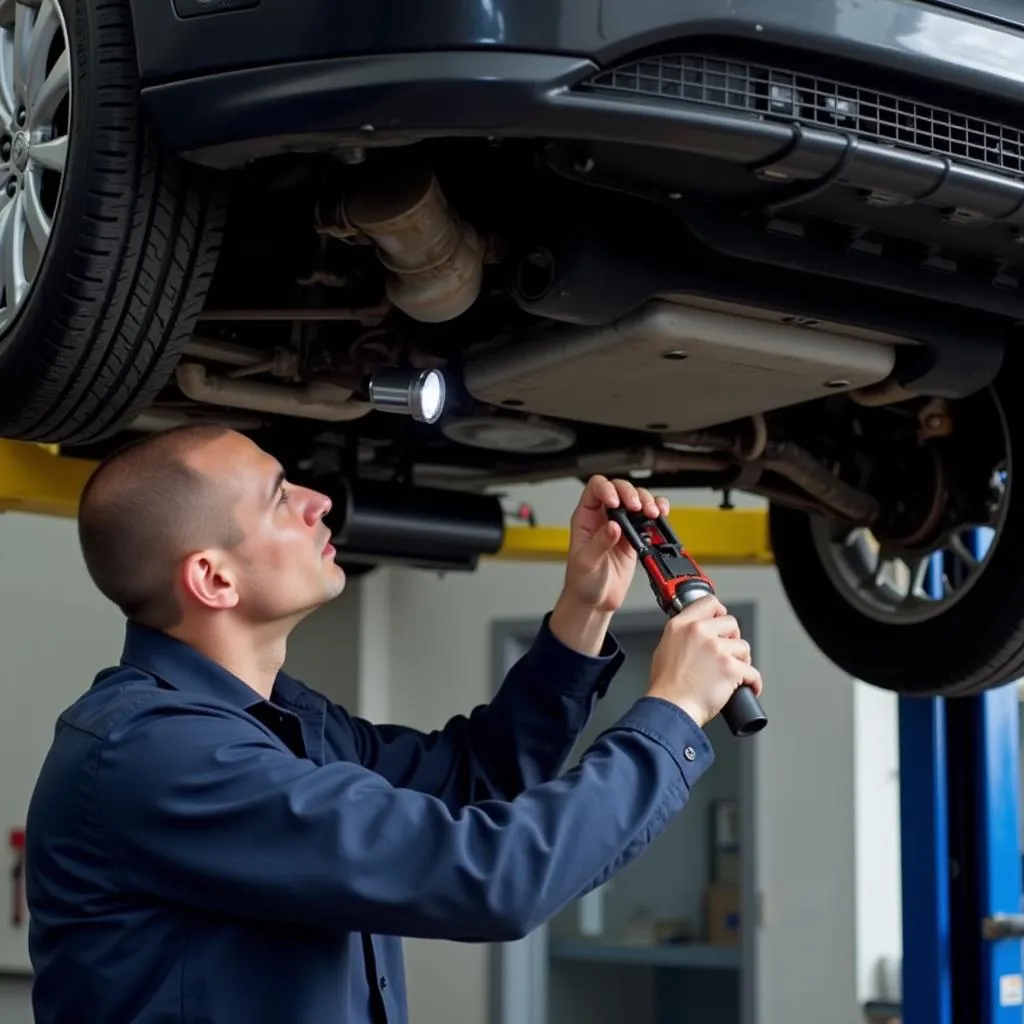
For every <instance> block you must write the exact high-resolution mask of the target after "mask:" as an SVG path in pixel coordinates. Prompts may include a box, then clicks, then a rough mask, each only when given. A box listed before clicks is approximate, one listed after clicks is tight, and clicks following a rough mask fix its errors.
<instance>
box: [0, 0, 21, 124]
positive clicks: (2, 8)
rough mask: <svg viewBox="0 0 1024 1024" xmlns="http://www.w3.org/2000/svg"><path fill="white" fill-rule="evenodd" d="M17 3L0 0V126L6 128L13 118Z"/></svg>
mask: <svg viewBox="0 0 1024 1024" xmlns="http://www.w3.org/2000/svg"><path fill="white" fill-rule="evenodd" d="M16 8H17V4H16V3H15V2H14V0H0V27H3V28H5V29H6V30H7V31H3V32H0V128H7V127H8V125H10V124H11V122H13V120H14V108H15V107H16V106H17V105H18V104H17V102H16V100H15V98H14V40H13V31H12V30H13V28H14V19H15V10H16Z"/></svg>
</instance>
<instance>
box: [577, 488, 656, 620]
mask: <svg viewBox="0 0 1024 1024" xmlns="http://www.w3.org/2000/svg"><path fill="white" fill-rule="evenodd" d="M620 504H621V505H622V506H624V507H625V508H627V509H629V510H630V511H634V512H639V511H641V510H642V511H643V512H644V514H645V515H648V516H650V517H651V518H652V519H653V518H656V517H657V516H658V515H667V514H668V511H669V503H668V499H667V498H657V499H655V498H654V497H653V496H652V494H651V493H650V491H648V490H646V489H644V488H643V487H636V486H635V485H633V484H631V483H630V482H629V481H628V480H609V479H608V478H607V477H604V476H593V477H591V478H590V480H589V481H588V482H587V486H586V489H585V490H584V491H583V495H582V497H581V498H580V501H579V504H578V505H577V506H576V510H575V512H573V514H572V519H571V520H570V523H569V558H568V563H567V565H566V573H565V589H566V592H567V593H568V594H569V595H571V596H572V597H573V598H575V599H576V600H577V601H579V602H580V603H581V604H583V605H586V606H588V607H591V608H594V609H595V610H597V611H603V612H614V611H617V610H618V609H619V607H620V606H621V605H622V602H623V601H624V600H625V599H626V593H627V591H628V590H629V586H630V584H631V583H632V582H633V575H634V573H635V572H636V565H637V560H636V552H635V551H634V550H633V548H632V547H631V546H630V544H629V541H627V540H626V539H625V538H624V537H623V536H622V529H621V528H620V527H619V524H618V523H614V522H612V521H611V520H610V519H609V518H608V513H607V512H606V511H605V510H606V509H608V508H616V507H618V506H619V505H620Z"/></svg>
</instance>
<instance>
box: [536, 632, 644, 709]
mask: <svg viewBox="0 0 1024 1024" xmlns="http://www.w3.org/2000/svg"><path fill="white" fill-rule="evenodd" d="M550 619H551V612H548V613H547V615H545V616H544V620H543V621H542V622H541V626H540V629H539V630H538V632H537V636H536V638H535V639H534V641H533V645H532V646H531V648H530V651H529V653H528V654H527V658H528V659H529V660H530V661H531V662H533V664H534V665H535V666H536V667H535V669H534V672H533V675H534V676H535V677H536V678H539V679H544V680H550V685H551V687H552V688H553V689H554V690H556V691H558V692H559V693H562V694H565V695H566V696H568V697H590V696H592V695H593V694H594V693H596V694H597V695H598V697H603V696H604V695H605V693H606V692H607V691H608V687H609V685H610V684H611V681H612V679H613V678H614V677H615V673H616V672H618V671H619V669H620V668H621V667H622V663H623V662H624V661H625V660H626V652H625V651H623V649H622V647H621V645H620V644H619V642H618V640H616V639H615V637H614V636H613V635H612V633H611V631H609V632H608V633H607V634H606V635H605V638H604V643H603V644H602V646H601V650H600V652H599V653H598V654H597V656H596V657H592V656H591V655H589V654H581V653H580V652H579V651H575V650H573V649H572V648H571V647H567V646H566V645H565V644H563V643H562V641H561V640H559V639H558V637H557V636H555V634H554V633H552V632H551V628H550V626H549V621H550Z"/></svg>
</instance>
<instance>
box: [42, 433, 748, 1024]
mask: <svg viewBox="0 0 1024 1024" xmlns="http://www.w3.org/2000/svg"><path fill="white" fill-rule="evenodd" d="M620 502H623V503H625V504H626V506H627V507H632V508H640V507H641V506H643V507H644V508H645V509H646V510H647V512H648V514H650V515H656V514H657V513H658V511H659V509H660V511H662V512H667V510H668V503H667V502H666V501H665V500H664V499H659V502H658V503H657V504H656V503H655V499H654V498H653V497H652V496H651V495H650V494H649V493H648V492H647V491H646V490H642V489H641V490H638V489H636V488H635V487H634V486H633V485H632V484H630V483H629V482H626V481H610V480H608V479H606V478H604V477H600V476H598V477H594V478H593V479H592V480H590V481H589V483H588V484H587V485H586V488H585V490H584V492H583V495H582V498H581V499H580V502H579V505H578V507H577V508H576V510H575V512H574V513H573V516H572V521H571V547H570V551H569V554H568V559H567V565H566V572H565V578H564V586H563V588H562V591H561V594H560V596H559V597H558V600H557V601H556V603H555V604H554V606H553V607H552V609H551V610H550V611H549V612H548V613H547V614H546V615H545V617H544V619H543V623H542V625H541V626H540V629H539V632H538V634H537V636H536V639H535V641H534V642H533V645H532V647H531V648H530V650H529V651H528V652H527V653H526V654H525V655H524V656H523V657H522V658H521V659H520V661H519V662H518V663H517V664H516V665H515V666H514V667H513V668H512V669H511V671H510V672H509V673H508V676H507V677H506V679H505V680H504V682H503V685H502V687H501V689H500V692H499V693H498V694H497V695H496V696H495V697H494V699H493V700H492V701H491V702H490V703H489V704H488V705H486V706H482V707H479V708H476V709H475V710H473V711H472V713H471V714H469V716H468V717H464V716H459V717H456V718H454V719H452V720H451V721H450V722H449V723H448V724H447V726H446V727H445V728H444V729H442V730H439V731H436V732H433V733H429V734H428V733H421V732H417V731H414V730H412V729H410V728H403V727H398V726H374V725H371V724H370V723H369V722H367V721H364V720H362V719H360V718H357V717H354V716H352V715H349V714H348V713H346V712H345V711H344V710H343V709H342V708H340V707H338V706H336V705H334V704H332V703H331V702H330V701H328V700H327V699H326V698H324V697H323V696H321V695H320V694H318V693H316V692H315V691H313V690H311V689H310V688H308V687H306V686H304V685H303V684H302V683H300V682H298V681H297V680H295V679H293V678H291V677H290V676H289V675H287V674H286V673H285V672H283V671H282V665H283V664H284V661H285V651H286V644H287V640H288V636H289V634H290V633H291V631H292V630H293V629H294V627H295V626H296V624H297V623H299V622H300V621H301V620H302V619H303V618H304V617H305V616H307V615H308V614H309V613H311V612H312V611H314V610H315V609H317V608H319V607H321V606H322V605H323V604H325V603H326V602H328V601H330V600H332V599H334V598H336V597H337V596H338V595H339V594H340V593H341V592H342V589H343V586H344V573H343V570H342V569H341V568H340V567H339V566H338V565H337V564H336V560H335V557H334V555H335V552H334V549H333V548H332V547H331V545H330V544H329V530H328V529H327V527H326V525H325V524H324V516H325V514H326V513H327V512H328V510H329V507H330V503H329V500H328V499H327V498H326V497H324V496H323V495H321V494H318V493H316V492H315V491H312V490H309V489H307V488H304V487H301V486H297V485H294V484H292V483H290V482H289V481H288V480H287V479H286V477H285V474H284V472H283V471H282V468H281V466H280V465H279V463H278V462H277V461H276V460H275V459H274V458H272V457H271V456H270V455H268V454H267V453H266V452H264V451H263V450H262V449H260V448H259V447H258V446H257V445H256V444H254V443H253V442H252V441H251V440H249V439H248V438H246V437H245V436H243V435H241V434H238V433H235V432H232V431H229V430H226V429H220V428H195V427H189V428H178V429H175V430H172V431H169V432H166V433H163V434H158V435H154V436H151V437H148V438H146V439H144V440H142V441H141V442H135V443H133V444H132V445H130V446H128V447H126V448H124V449H122V450H121V451H119V452H118V453H115V454H114V455H113V456H111V457H110V458H109V459H107V460H106V461H104V462H103V463H102V464H101V465H100V466H99V468H98V469H97V470H96V471H95V473H94V474H93V476H92V478H91V479H90V481H89V482H88V485H87V486H86V488H85V491H84V492H83V495H82V499H81V505H80V509H79V533H80V540H81V546H82V551H83V554H84V558H85V562H86V565H87V567H88V570H89V572H90V574H91V576H92V578H93V580H94V581H95V583H96V585H97V587H98V588H99V590H100V591H101V592H102V593H103V594H105V595H106V597H108V598H109V599H110V600H111V601H112V602H114V603H115V604H116V605H117V606H118V607H119V608H120V609H121V610H122V612H123V613H124V615H125V617H126V619H127V623H126V638H125V642H124V649H123V655H122V657H121V660H120V663H119V664H117V665H115V666H112V667H110V668H108V669H105V670H104V671H101V672H100V673H99V675H98V676H96V678H95V680H94V682H93V683H92V684H91V686H90V687H89V688H88V689H87V691H86V692H85V693H84V694H83V695H82V696H81V697H80V698H79V699H78V700H77V701H76V702H75V703H73V704H72V706H71V707H70V708H69V709H68V710H67V711H65V712H64V713H63V714H62V715H61V716H60V717H59V720H58V724H57V728H56V732H55V736H54V739H53V743H52V746H51V749H50V750H49V752H48V755H47V757H46V759H45V763H44V765H43V768H42V771H41V773H40V776H39V778H38V781H37V784H36V787H35V791H34V793H33V795H32V800H31V806H30V810H29V814H28V819H27V857H26V861H27V895H28V902H29V908H30V913H31V920H30V933H29V945H30V953H31V959H32V966H33V969H34V990H33V1003H34V1010H35V1019H36V1022H37V1024H71V1022H74V1024H81V1022H83V1021H87V1022H88V1024H115V1022H116V1024H122V1022H126V1021H133V1022H135V1024H150V1022H153V1024H155V1022H157V1021H159V1022H161V1024H163V1022H170V1021H181V1022H189V1021H197V1022H198V1021H204V1022H211V1024H235V1022H241V1021H244V1022H245V1024H261V1022H267V1024H270V1022H273V1024H281V1022H283V1021H287V1022H288V1024H339V1022H341V1021H345V1022H346V1024H357V1022H373V1024H383V1022H384V1021H388V1022H395V1024H404V1022H405V1021H406V1020H407V1019H408V1018H407V1007H406V1000H405V986H404V977H403V963H402V950H401V937H403V936H415V937H428V938H436V939H449V940H461V941H471V942H500V941H506V940H513V939H516V938H519V937H521V936H523V935H525V934H526V933H528V932H530V931H531V930H532V929H534V928H536V927H537V926H538V925H540V924H542V923H543V922H545V921H547V920H548V919H550V918H551V917H552V916H553V915H554V914H555V913H557V912H558V911H559V910H560V909H561V908H563V907H565V906H566V905H567V904H568V903H569V902H570V901H572V900H574V899H576V898H577V897H578V896H580V895H581V894H583V893H585V892H586V891H588V890H589V889H591V888H592V887H594V886H596V885H598V884H600V883H601V882H603V881H604V880H606V879H607V878H608V877H609V876H611V875H612V874H613V873H614V872H615V871H617V870H618V869H620V868H622V867H623V866H624V865H625V864H627V863H629V862H630V861H631V860H633V859H634V858H635V857H636V856H637V855H638V854H640V853H641V852H642V851H643V850H644V848H645V847H646V846H647V845H648V844H649V843H650V842H651V841H652V840H653V839H654V838H655V837H656V836H657V835H658V834H659V833H660V832H661V831H662V830H663V829H664V827H665V825H666V823H667V822H668V821H669V819H670V818H671V817H672V816H673V815H675V814H676V813H677V812H679V811H680V810H681V809H682V808H683V807H684V805H685V804H686V802H687V799H688V796H689V793H690V791H691V788H692V786H693V785H694V784H695V783H696V782H697V780H698V779H699V778H700V776H701V775H702V774H703V773H704V772H705V771H706V770H707V768H708V767H709V765H710V764H711V763H712V760H713V752H712V750H711V747H710V745H709V743H708V740H707V738H706V735H705V733H704V731H703V728H702V727H703V726H704V725H705V724H706V723H707V722H708V721H709V720H710V719H711V718H713V717H714V716H715V715H716V714H717V713H718V712H719V711H720V710H721V708H722V707H723V705H724V704H725V703H726V701H727V699H728V698H729V696H730V695H731V694H732V693H733V691H734V690H735V688H736V687H738V686H740V685H743V684H747V685H750V686H751V687H752V688H753V689H754V690H755V692H757V693H760V691H761V679H760V676H759V674H758V672H757V670H756V669H755V668H754V667H753V666H752V665H751V662H750V649H749V646H748V645H747V643H746V642H745V641H744V640H743V639H742V638H741V637H740V633H739V629H738V626H737V623H736V620H735V619H734V618H733V617H732V616H731V615H729V614H728V613H727V612H726V609H725V608H724V607H723V606H722V605H721V604H720V603H719V602H718V601H717V599H714V598H710V597H709V598H707V599H704V600H701V601H698V602H697V603H696V604H694V605H693V606H692V607H691V608H689V609H688V610H687V611H686V612H684V613H683V614H680V615H678V616H676V617H675V618H674V619H671V620H668V621H667V625H666V627H665V630H664V633H663V636H662V638H661V640H660V643H659V645H658V647H657V649H656V652H655V654H654V656H653V660H652V665H651V672H650V686H649V690H648V691H647V694H646V696H644V697H643V698H641V699H640V700H639V701H638V702H636V703H635V705H634V706H633V707H632V709H631V710H629V711H628V712H627V713H626V715H625V716H624V717H623V718H621V719H620V720H619V721H618V722H617V724H616V725H614V726H613V727H612V728H611V729H609V730H607V731H606V732H605V733H604V734H603V735H602V736H601V737H600V738H598V740H597V741H596V742H595V743H594V744H593V745H592V746H591V747H590V749H589V750H588V751H586V752H585V753H584V755H583V756H582V759H581V761H580V763H579V765H578V766H577V767H575V768H573V769H572V770H570V771H568V772H565V773H564V774H563V773H562V769H563V763H564V761H565V759H566V757H567V755H568V753H569V751H570V748H571V747H572V746H573V743H574V741H575V740H576V739H577V737H578V736H579V735H580V732H581V730H582V729H583V728H584V726H585V724H586V722H587V720H588V717H589V715H590V713H591V711H592V709H593V706H594V702H595V701H596V700H597V699H598V698H599V697H600V696H601V695H602V694H603V693H604V691H605V689H606V687H607V686H608V684H609V682H610V680H611V679H612V676H613V675H614V674H615V672H616V670H617V669H618V668H619V666H620V665H621V663H622V660H623V653H622V651H621V650H620V648H619V646H618V644H617V643H616V641H615V639H614V638H613V636H612V635H611V634H610V633H609V631H608V630H609V625H610V620H611V617H612V614H613V613H614V612H615V611H616V609H618V608H619V606H620V605H621V603H622V601H623V599H624V597H625V595H626V592H627V589H628V587H629V585H630V582H631V580H632V579H633V576H634V571H635V568H636V560H635V555H634V554H633V552H632V550H631V549H630V548H629V546H628V544H627V543H626V542H625V541H624V540H623V539H622V538H621V536H620V533H619V528H618V527H617V526H616V525H615V524H613V523H610V522H609V521H608V517H607V514H606V511H605V509H606V507H610V506H615V505H617V504H618V503H620ZM403 685H406V686H414V685H416V681H415V680H414V679H410V680H405V681H404V682H403Z"/></svg>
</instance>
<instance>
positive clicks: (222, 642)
mask: <svg viewBox="0 0 1024 1024" xmlns="http://www.w3.org/2000/svg"><path fill="white" fill-rule="evenodd" d="M293 628H294V623H292V622H287V623H281V622H273V623H261V624H259V625H253V624H252V623H251V622H240V621H238V620H236V619H232V618H228V617H227V616H215V617H213V619H212V620H211V621H210V622H204V623H202V624H195V623H193V624H190V625H184V624H183V625H182V626H181V627H180V628H178V629H175V630H171V631H169V632H171V635H172V636H176V637H177V638H178V639H179V640H181V641H183V642H184V643H187V644H188V645H189V646H190V647H193V648H194V649H195V650H197V651H199V653H200V654H204V655H205V656H206V657H207V658H209V659H210V660H211V661H215V662H216V663H217V664H218V665H220V666H221V667H222V668H225V669H227V670H228V672H230V673H231V674H232V675H234V676H237V677H238V678H239V679H241V680H242V682H243V683H245V684H247V685H248V686H250V687H251V688H252V689H253V690H255V691H256V693H257V694H259V695H260V696H261V697H262V698H263V699H264V700H269V699H270V694H271V691H272V690H273V689H274V681H275V680H276V679H277V674H278V672H280V671H281V668H282V666H283V665H284V661H285V656H286V654H287V650H288V635H289V634H290V633H291V631H292V629H293Z"/></svg>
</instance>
